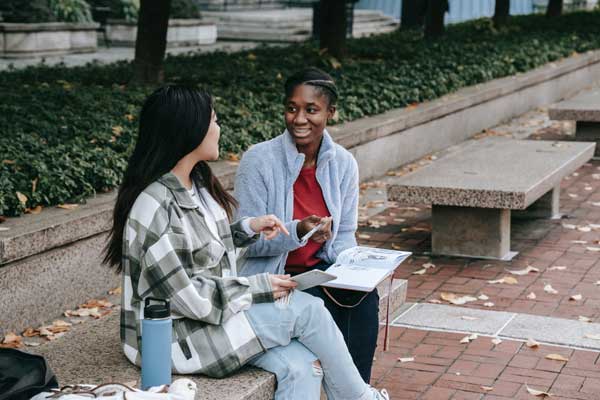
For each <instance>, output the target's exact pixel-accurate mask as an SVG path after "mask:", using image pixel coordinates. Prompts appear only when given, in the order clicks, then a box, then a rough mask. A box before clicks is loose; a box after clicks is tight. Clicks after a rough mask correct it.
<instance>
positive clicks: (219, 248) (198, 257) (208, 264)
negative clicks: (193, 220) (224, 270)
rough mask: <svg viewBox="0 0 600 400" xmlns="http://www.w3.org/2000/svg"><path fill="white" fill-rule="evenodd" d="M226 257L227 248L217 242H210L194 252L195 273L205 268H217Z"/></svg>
mask: <svg viewBox="0 0 600 400" xmlns="http://www.w3.org/2000/svg"><path fill="white" fill-rule="evenodd" d="M224 255H225V247H224V246H223V245H222V244H221V243H219V242H217V241H216V240H209V241H208V242H206V243H204V244H203V245H202V246H201V247H199V248H197V249H194V250H193V251H192V259H193V260H194V273H196V272H201V271H202V270H203V269H205V268H214V267H216V266H217V265H219V262H220V261H221V258H223V256H224Z"/></svg>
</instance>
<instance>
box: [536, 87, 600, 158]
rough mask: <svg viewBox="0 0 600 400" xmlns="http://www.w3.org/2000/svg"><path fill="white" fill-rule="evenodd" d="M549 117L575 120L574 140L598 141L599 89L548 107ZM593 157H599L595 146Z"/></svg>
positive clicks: (599, 131)
mask: <svg viewBox="0 0 600 400" xmlns="http://www.w3.org/2000/svg"><path fill="white" fill-rule="evenodd" d="M548 115H549V117H550V119H555V120H571V121H575V122H576V129H575V140H578V141H579V140H580V141H584V142H596V143H600V90H593V91H588V92H584V93H582V94H580V95H578V96H575V97H573V98H572V99H569V100H565V101H562V102H560V103H558V104H556V105H554V106H552V107H550V108H549V109H548ZM594 155H595V157H600V146H596V152H595V154H594Z"/></svg>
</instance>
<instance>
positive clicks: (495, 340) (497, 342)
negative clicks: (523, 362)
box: [492, 338, 502, 346]
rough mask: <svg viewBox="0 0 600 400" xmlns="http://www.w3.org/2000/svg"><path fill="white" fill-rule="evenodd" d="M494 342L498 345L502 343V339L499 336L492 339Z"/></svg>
mask: <svg viewBox="0 0 600 400" xmlns="http://www.w3.org/2000/svg"><path fill="white" fill-rule="evenodd" d="M492 343H494V344H495V345H496V346H497V345H499V344H500V343H502V339H499V338H493V339H492Z"/></svg>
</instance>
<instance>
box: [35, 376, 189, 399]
mask: <svg viewBox="0 0 600 400" xmlns="http://www.w3.org/2000/svg"><path fill="white" fill-rule="evenodd" d="M196 389H197V387H196V384H195V383H194V382H192V381H191V380H190V379H187V378H182V379H177V380H175V381H174V382H173V383H171V385H163V386H157V387H152V388H150V389H148V390H147V391H144V390H139V389H132V388H130V387H128V386H126V385H123V384H120V383H107V384H104V385H98V386H94V385H77V386H66V387H64V388H63V389H61V390H58V389H57V390H55V391H52V392H42V393H39V394H37V395H36V396H34V397H32V398H31V400H55V399H60V400H89V399H92V398H96V399H102V400H194V398H195V397H196Z"/></svg>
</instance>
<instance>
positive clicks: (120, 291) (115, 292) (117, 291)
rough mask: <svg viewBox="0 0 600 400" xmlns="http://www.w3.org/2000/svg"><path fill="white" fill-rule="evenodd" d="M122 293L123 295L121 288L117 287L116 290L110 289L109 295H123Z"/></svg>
mask: <svg viewBox="0 0 600 400" xmlns="http://www.w3.org/2000/svg"><path fill="white" fill-rule="evenodd" d="M121 293H122V289H121V286H119V287H116V288H114V289H110V290H109V291H108V294H110V295H113V294H121Z"/></svg>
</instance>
